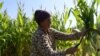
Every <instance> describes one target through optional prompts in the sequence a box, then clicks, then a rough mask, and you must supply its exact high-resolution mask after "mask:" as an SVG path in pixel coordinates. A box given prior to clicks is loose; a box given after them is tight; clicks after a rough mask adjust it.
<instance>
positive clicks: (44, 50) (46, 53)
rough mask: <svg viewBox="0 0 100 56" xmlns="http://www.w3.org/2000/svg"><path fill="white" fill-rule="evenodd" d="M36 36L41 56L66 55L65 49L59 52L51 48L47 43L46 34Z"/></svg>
mask: <svg viewBox="0 0 100 56" xmlns="http://www.w3.org/2000/svg"><path fill="white" fill-rule="evenodd" d="M37 38H38V39H37V41H38V42H37V48H38V50H39V51H40V53H41V54H42V55H43V56H65V55H66V52H65V51H62V52H59V51H56V50H53V48H52V47H51V46H50V45H49V43H48V40H47V36H45V35H42V36H41V37H40V36H38V37H37Z"/></svg>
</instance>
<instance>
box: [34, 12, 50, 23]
mask: <svg viewBox="0 0 100 56" xmlns="http://www.w3.org/2000/svg"><path fill="white" fill-rule="evenodd" d="M48 17H50V14H49V13H48V12H47V11H44V10H36V11H35V14H34V19H35V21H36V22H37V23H38V24H40V22H43V21H44V20H45V19H47V18H48Z"/></svg>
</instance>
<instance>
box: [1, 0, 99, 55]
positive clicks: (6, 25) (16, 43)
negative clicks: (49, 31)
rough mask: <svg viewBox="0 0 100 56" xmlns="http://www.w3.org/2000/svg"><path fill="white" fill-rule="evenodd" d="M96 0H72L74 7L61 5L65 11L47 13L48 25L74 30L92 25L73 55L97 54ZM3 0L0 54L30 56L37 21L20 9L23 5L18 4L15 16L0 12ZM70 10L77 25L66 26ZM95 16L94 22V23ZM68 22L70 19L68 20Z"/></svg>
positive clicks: (59, 45) (60, 44)
mask: <svg viewBox="0 0 100 56" xmlns="http://www.w3.org/2000/svg"><path fill="white" fill-rule="evenodd" d="M66 1H67V0H66ZM99 4H100V1H99V0H91V4H89V5H88V3H87V2H86V0H76V4H75V7H74V8H71V9H66V8H65V9H64V10H65V11H64V12H63V13H62V14H61V15H60V16H61V17H59V14H58V13H54V14H51V15H52V16H51V18H52V19H51V20H52V21H51V23H52V24H51V27H52V28H55V29H57V30H59V31H62V32H65V33H68V34H70V33H76V31H74V30H73V29H78V30H80V31H82V30H83V29H89V28H93V29H96V30H97V31H91V32H89V33H88V34H86V35H85V36H84V37H85V38H84V39H83V41H82V43H81V44H80V46H79V47H78V48H79V50H78V51H77V52H76V53H75V54H74V56H100V43H99V42H100V33H98V32H99V31H100V14H99V13H98V12H97V9H98V6H99ZM2 7H3V2H0V56H30V53H31V46H32V45H31V44H32V42H31V41H32V33H33V32H34V31H35V30H36V29H37V24H36V22H35V21H34V12H33V17H32V18H29V17H27V16H26V13H24V12H23V8H22V7H20V5H18V8H19V9H18V14H17V18H15V19H11V18H10V16H8V14H7V11H6V10H5V11H4V12H1V9H2ZM70 13H72V14H73V15H74V17H75V19H76V21H77V26H76V27H73V28H71V27H70V26H69V27H68V28H67V29H66V28H65V25H66V23H67V21H68V19H69V16H70ZM94 19H96V23H94ZM70 24H71V22H70ZM78 42H79V40H75V41H60V40H58V41H57V42H56V48H57V49H58V50H64V49H66V48H69V47H72V46H74V45H76V44H77V43H78Z"/></svg>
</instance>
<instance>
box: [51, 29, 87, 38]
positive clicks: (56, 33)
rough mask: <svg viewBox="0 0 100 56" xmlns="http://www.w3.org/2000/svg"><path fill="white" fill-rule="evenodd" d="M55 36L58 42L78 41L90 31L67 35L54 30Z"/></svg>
mask: <svg viewBox="0 0 100 56" xmlns="http://www.w3.org/2000/svg"><path fill="white" fill-rule="evenodd" d="M52 32H53V35H54V37H55V39H58V40H78V39H80V37H81V36H83V35H84V34H85V33H87V32H88V30H84V31H82V32H77V33H75V34H69V35H68V34H65V33H63V32H60V31H57V30H55V29H52Z"/></svg>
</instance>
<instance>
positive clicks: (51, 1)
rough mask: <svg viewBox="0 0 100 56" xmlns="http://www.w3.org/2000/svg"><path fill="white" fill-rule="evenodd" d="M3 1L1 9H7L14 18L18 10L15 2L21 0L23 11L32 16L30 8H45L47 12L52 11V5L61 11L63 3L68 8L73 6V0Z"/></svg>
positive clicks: (17, 0)
mask: <svg viewBox="0 0 100 56" xmlns="http://www.w3.org/2000/svg"><path fill="white" fill-rule="evenodd" d="M2 1H4V5H3V9H2V10H3V11H4V10H5V9H7V12H8V15H9V16H11V18H15V17H16V14H17V10H18V6H17V2H21V4H24V9H25V10H24V11H25V12H26V14H27V16H29V17H31V16H32V9H34V10H36V9H40V7H41V6H42V9H46V10H47V11H49V12H54V11H55V10H54V7H56V9H57V11H59V12H63V9H64V5H66V7H68V8H70V7H72V6H73V0H63V1H62V0H2Z"/></svg>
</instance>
